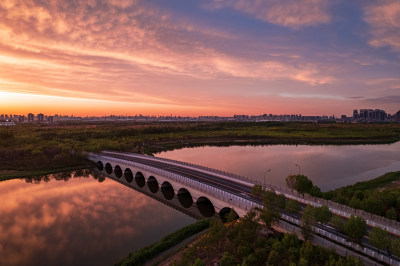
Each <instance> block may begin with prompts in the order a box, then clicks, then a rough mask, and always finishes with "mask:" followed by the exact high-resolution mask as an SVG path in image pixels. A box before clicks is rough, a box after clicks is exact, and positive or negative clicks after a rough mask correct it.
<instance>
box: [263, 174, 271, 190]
mask: <svg viewBox="0 0 400 266" xmlns="http://www.w3.org/2000/svg"><path fill="white" fill-rule="evenodd" d="M268 172H271V169H268V170H267V171H265V174H264V188H266V183H265V176H266V175H267V174H268Z"/></svg>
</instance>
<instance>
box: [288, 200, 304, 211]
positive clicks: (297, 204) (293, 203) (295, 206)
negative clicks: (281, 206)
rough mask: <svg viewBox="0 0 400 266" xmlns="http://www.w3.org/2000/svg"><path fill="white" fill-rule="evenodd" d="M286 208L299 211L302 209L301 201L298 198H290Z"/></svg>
mask: <svg viewBox="0 0 400 266" xmlns="http://www.w3.org/2000/svg"><path fill="white" fill-rule="evenodd" d="M285 210H286V211H288V212H290V213H297V212H299V211H300V202H298V201H297V200H292V199H288V200H287V201H286V204H285Z"/></svg>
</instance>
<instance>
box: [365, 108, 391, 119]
mask: <svg viewBox="0 0 400 266" xmlns="http://www.w3.org/2000/svg"><path fill="white" fill-rule="evenodd" d="M359 118H360V119H361V120H365V121H386V118H387V114H386V112H385V111H383V110H380V109H375V110H372V109H360V116H359Z"/></svg>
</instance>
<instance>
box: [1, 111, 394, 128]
mask: <svg viewBox="0 0 400 266" xmlns="http://www.w3.org/2000/svg"><path fill="white" fill-rule="evenodd" d="M60 121H77V122H95V121H133V122H168V121H170V122H173V121H181V122H185V121H189V122H190V121H200V122H201V121H204V122H205V121H215V122H218V121H221V122H222V121H238V122H266V121H282V122H287V121H299V122H328V121H330V122H332V121H336V122H351V123H353V122H355V123H364V122H400V110H399V111H397V112H396V113H393V114H388V113H387V112H386V111H384V110H381V109H360V110H357V109H354V110H353V114H352V116H346V115H343V114H342V115H340V116H334V115H331V116H327V115H311V116H308V115H302V114H300V113H297V114H265V113H264V114H259V115H247V114H235V115H231V116H207V115H204V116H174V115H172V114H171V115H167V116H163V115H159V116H149V115H142V114H135V115H108V116H74V115H71V116H68V115H64V114H52V115H47V114H43V113H38V114H33V113H28V114H26V115H21V114H1V113H0V122H2V123H1V124H0V126H7V125H10V123H11V124H12V125H16V124H17V123H35V122H36V123H54V122H60ZM4 122H6V123H4Z"/></svg>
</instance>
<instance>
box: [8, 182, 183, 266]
mask: <svg viewBox="0 0 400 266" xmlns="http://www.w3.org/2000/svg"><path fill="white" fill-rule="evenodd" d="M62 180H63V179H60V181H56V180H55V179H54V178H53V177H51V180H50V181H49V182H47V183H44V182H41V183H36V184H26V183H24V182H21V180H10V181H5V182H1V184H0V193H1V195H2V197H3V199H4V200H3V203H2V205H1V206H0V214H1V217H2V219H1V221H0V243H1V245H0V257H1V258H2V262H1V264H2V265H7V266H8V265H56V264H57V265H78V264H80V265H84V264H86V265H89V264H96V265H109V264H112V263H115V262H116V261H118V260H119V259H120V258H121V257H123V256H126V255H127V254H128V253H129V252H131V251H133V250H135V249H136V248H139V247H142V246H143V245H145V244H148V243H151V242H152V241H155V240H157V239H158V238H161V236H162V235H163V234H167V233H168V232H170V231H172V230H174V229H176V228H178V227H179V226H180V225H183V224H185V223H188V221H189V220H191V219H189V218H188V217H186V216H184V215H183V214H180V213H175V211H173V210H171V209H169V208H167V207H165V206H164V205H163V204H160V203H158V202H156V201H154V200H152V199H150V198H148V197H146V196H145V195H143V194H140V193H138V192H135V191H133V190H131V189H129V188H126V187H124V186H122V185H121V184H119V183H116V182H113V181H111V180H108V179H107V180H106V181H104V182H103V183H99V182H97V181H95V180H93V178H92V177H91V176H90V178H83V179H82V178H71V179H69V181H68V182H63V181H62ZM155 213H157V216H158V217H159V218H160V219H162V221H163V223H162V224H160V220H159V219H154V215H155ZM153 231H157V232H161V235H160V233H159V234H156V235H155V234H153V233H152V232H153ZM61 254H63V255H61ZM65 254H69V255H68V256H64V255H65ZM60 256H61V257H63V258H64V257H65V260H64V259H63V260H60Z"/></svg>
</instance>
